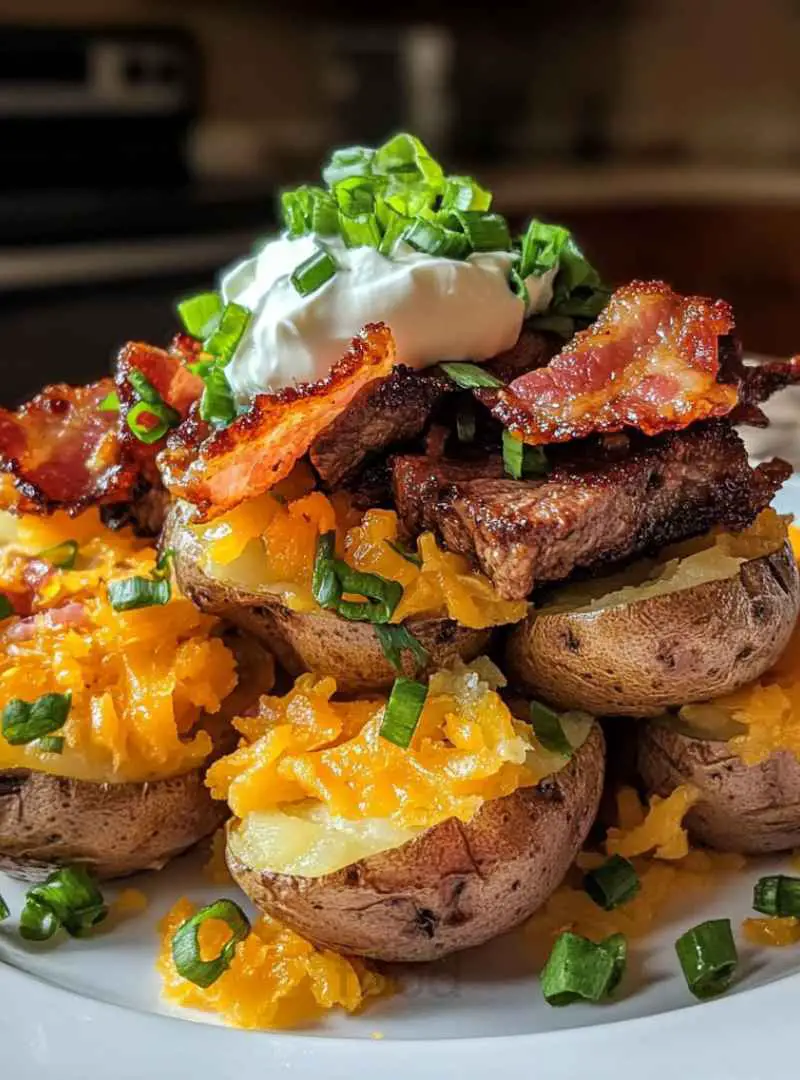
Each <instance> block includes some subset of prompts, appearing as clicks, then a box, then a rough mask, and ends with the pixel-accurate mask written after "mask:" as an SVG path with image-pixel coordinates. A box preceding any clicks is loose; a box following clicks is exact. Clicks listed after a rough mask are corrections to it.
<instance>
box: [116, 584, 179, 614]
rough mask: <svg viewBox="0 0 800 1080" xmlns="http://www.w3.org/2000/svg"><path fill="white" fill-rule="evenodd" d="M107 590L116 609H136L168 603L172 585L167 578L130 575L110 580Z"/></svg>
mask: <svg viewBox="0 0 800 1080" xmlns="http://www.w3.org/2000/svg"><path fill="white" fill-rule="evenodd" d="M106 592H107V595H108V602H109V604H111V606H112V608H113V609H114V611H135V610H136V609H137V608H144V607H158V606H162V605H163V604H168V603H169V601H170V598H171V596H172V585H171V584H170V582H169V579H167V578H146V577H129V578H122V579H121V580H120V581H109V583H108V588H107V590H106Z"/></svg>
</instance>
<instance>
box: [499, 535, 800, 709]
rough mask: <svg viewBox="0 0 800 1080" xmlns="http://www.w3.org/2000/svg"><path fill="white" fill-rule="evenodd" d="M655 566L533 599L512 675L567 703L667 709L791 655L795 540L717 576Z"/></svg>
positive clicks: (518, 635)
mask: <svg viewBox="0 0 800 1080" xmlns="http://www.w3.org/2000/svg"><path fill="white" fill-rule="evenodd" d="M685 562H686V563H687V564H688V563H689V562H690V560H689V559H686V560H685ZM668 565H669V566H672V564H668ZM710 565H711V564H709V566H710ZM651 569H652V568H648V567H647V566H646V564H642V568H641V571H637V568H635V567H634V568H632V570H631V571H629V572H628V573H627V574H621V575H615V576H614V577H611V578H607V579H604V580H596V581H594V582H591V583H589V584H588V585H585V586H583V587H580V586H572V587H567V588H566V589H565V590H562V591H561V593H557V594H556V596H555V598H554V600H553V601H551V602H550V603H548V604H545V605H544V606H543V607H541V608H540V609H538V610H534V611H533V612H532V613H531V614H530V615H529V616H528V618H527V619H525V620H524V622H522V623H520V624H519V625H518V626H516V627H514V629H513V630H512V631H511V633H510V634H509V638H508V642H507V649H506V661H507V665H506V673H507V675H508V676H509V679H510V680H511V681H512V683H514V684H516V685H517V686H518V687H519V688H520V689H522V690H524V691H525V692H527V693H530V694H534V695H537V696H541V697H542V698H544V699H546V700H547V701H549V702H550V703H551V704H553V705H555V706H556V707H557V708H561V709H583V710H586V711H587V712H590V713H592V714H593V715H595V716H609V715H624V716H657V715H658V714H660V713H663V712H664V711H665V710H666V709H668V708H671V707H674V706H679V705H684V704H687V703H690V702H695V701H702V700H706V699H708V698H712V697H716V696H719V695H721V694H725V693H730V692H732V691H733V690H736V689H737V688H739V687H741V686H743V685H745V684H746V683H748V682H751V681H752V680H753V679H756V678H758V676H759V675H761V674H762V672H764V671H765V670H766V669H767V668H768V667H770V666H771V665H772V664H773V663H774V662H775V660H777V658H778V657H779V656H780V654H781V652H782V651H783V649H784V647H785V645H786V643H787V641H788V640H789V636H790V634H791V632H792V629H793V627H794V624H795V622H796V621H797V616H798V611H800V577H799V576H798V570H797V563H796V561H795V558H794V556H793V554H792V550H791V548H790V546H789V544H788V543H785V542H784V543H783V544H782V545H781V546H780V547H778V549H777V550H775V551H772V552H770V553H769V554H765V555H761V556H760V557H758V558H753V559H748V560H746V561H739V562H738V563H735V564H734V567H733V570H734V572H732V573H729V574H727V575H726V576H716V574H717V573H718V572H720V571H715V576H712V577H711V578H710V579H709V580H703V579H702V577H703V574H702V572H701V573H699V574H698V573H691V574H688V573H682V572H675V571H674V566H673V567H672V571H671V572H670V574H669V575H662V576H661V577H659V576H656V578H655V579H652V578H650V577H648V576H647V573H649V572H650V571H651ZM637 572H640V573H641V575H642V578H643V580H640V581H639V582H638V583H637V580H636V576H635V575H636V573H637ZM698 577H699V579H700V580H698ZM682 586H685V587H682Z"/></svg>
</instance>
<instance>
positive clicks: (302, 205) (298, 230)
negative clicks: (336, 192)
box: [281, 184, 338, 237]
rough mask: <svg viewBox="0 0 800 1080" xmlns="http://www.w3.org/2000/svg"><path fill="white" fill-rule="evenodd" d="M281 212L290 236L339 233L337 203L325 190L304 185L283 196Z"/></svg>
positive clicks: (286, 192)
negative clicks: (312, 233)
mask: <svg viewBox="0 0 800 1080" xmlns="http://www.w3.org/2000/svg"><path fill="white" fill-rule="evenodd" d="M281 210H282V212H283V220H284V223H285V224H286V229H287V232H288V233H289V235H290V236H294V237H297V236H305V235H306V234H308V233H310V232H315V233H318V234H319V235H320V236H333V235H335V234H336V232H337V231H338V225H337V221H336V203H335V201H334V200H333V198H332V197H331V195H330V193H329V192H327V191H325V189H324V188H321V187H314V186H313V185H310V184H304V185H303V186H302V187H299V188H295V189H294V191H285V192H284V193H283V194H282V195H281Z"/></svg>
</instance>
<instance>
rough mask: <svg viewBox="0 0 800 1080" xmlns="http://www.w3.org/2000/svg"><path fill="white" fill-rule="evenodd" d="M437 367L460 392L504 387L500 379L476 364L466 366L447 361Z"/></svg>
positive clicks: (465, 364)
mask: <svg viewBox="0 0 800 1080" xmlns="http://www.w3.org/2000/svg"><path fill="white" fill-rule="evenodd" d="M439 367H440V368H441V369H442V371H443V372H444V373H445V375H447V376H448V378H450V379H452V380H453V382H454V383H455V384H456V386H460V387H461V389H462V390H476V389H480V388H481V387H484V386H486V387H490V388H493V389H494V388H497V387H499V386H505V383H504V382H502V380H501V379H498V378H497V376H496V375H492V373H491V372H490V371H485V370H484V369H483V368H482V367H478V365H477V364H467V363H461V362H455V361H449V360H448V361H447V362H445V363H442V364H439Z"/></svg>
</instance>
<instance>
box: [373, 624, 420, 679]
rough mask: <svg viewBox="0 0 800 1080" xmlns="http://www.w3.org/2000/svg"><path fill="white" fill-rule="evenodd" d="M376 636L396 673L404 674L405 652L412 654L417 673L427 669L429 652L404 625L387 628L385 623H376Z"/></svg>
mask: <svg viewBox="0 0 800 1080" xmlns="http://www.w3.org/2000/svg"><path fill="white" fill-rule="evenodd" d="M375 634H376V636H377V638H378V641H379V642H380V646H381V649H383V655H384V656H385V657H386V659H387V660H388V661H389V663H390V664H391V665H392V667H393V668H394V670H395V671H397V672H399V673H400V674H402V673H403V653H404V652H409V653H411V658H412V660H413V662H414V669H415V670H416V671H419V670H420V669H422V668H425V667H427V665H428V662H429V660H430V654H429V653H428V650H427V649H425V648H424V647H423V646H422V644H421V643H420V642H419V641H417V639H416V638H415V637H414V635H413V634H412V633H411V632H410V631H409V630H407V629H406V628H405V626H403V625H402V624H401V625H400V626H387V625H386V624H385V623H384V624H382V623H376V624H375Z"/></svg>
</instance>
